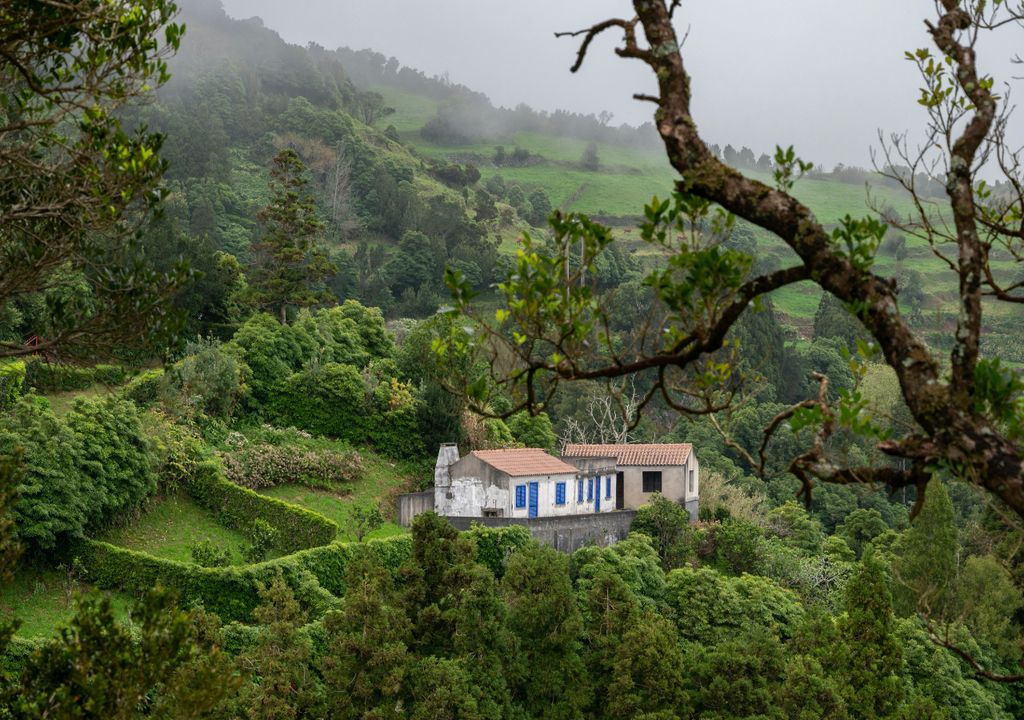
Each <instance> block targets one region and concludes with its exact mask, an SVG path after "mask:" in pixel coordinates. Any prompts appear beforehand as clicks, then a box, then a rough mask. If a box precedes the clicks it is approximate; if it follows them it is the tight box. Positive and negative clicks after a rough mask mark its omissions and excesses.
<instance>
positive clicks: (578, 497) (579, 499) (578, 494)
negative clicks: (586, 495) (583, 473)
mask: <svg viewBox="0 0 1024 720" xmlns="http://www.w3.org/2000/svg"><path fill="white" fill-rule="evenodd" d="M576 502H583V478H580V480H579V483H578V485H577V488H576Z"/></svg>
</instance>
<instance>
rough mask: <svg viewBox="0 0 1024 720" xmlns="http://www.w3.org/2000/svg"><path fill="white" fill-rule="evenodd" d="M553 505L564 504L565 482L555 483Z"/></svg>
mask: <svg viewBox="0 0 1024 720" xmlns="http://www.w3.org/2000/svg"><path fill="white" fill-rule="evenodd" d="M555 505H565V483H564V482H560V483H555Z"/></svg>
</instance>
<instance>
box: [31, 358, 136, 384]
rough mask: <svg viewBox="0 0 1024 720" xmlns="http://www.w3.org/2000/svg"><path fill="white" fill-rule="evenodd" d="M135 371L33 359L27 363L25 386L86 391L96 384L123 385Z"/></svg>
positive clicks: (113, 366)
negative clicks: (78, 365) (77, 365)
mask: <svg viewBox="0 0 1024 720" xmlns="http://www.w3.org/2000/svg"><path fill="white" fill-rule="evenodd" d="M133 374H134V373H133V371H132V370H131V369H129V368H126V367H123V366H121V365H96V366H94V367H76V366H74V365H63V364H59V363H49V362H46V361H45V360H40V359H38V358H33V359H31V360H29V361H27V362H26V363H25V385H27V386H28V387H34V388H36V389H37V390H42V391H44V392H58V391H64V390H85V389H86V388H88V387H89V386H91V385H93V384H94V383H100V384H102V385H111V386H113V385H123V384H124V383H125V382H126V381H127V380H128V378H130V377H131V376H132V375H133Z"/></svg>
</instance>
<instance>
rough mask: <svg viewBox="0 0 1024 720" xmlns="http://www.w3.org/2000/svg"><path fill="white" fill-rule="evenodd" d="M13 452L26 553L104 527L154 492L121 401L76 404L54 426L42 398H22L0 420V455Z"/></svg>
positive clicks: (17, 513) (130, 413)
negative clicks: (18, 467) (19, 461)
mask: <svg viewBox="0 0 1024 720" xmlns="http://www.w3.org/2000/svg"><path fill="white" fill-rule="evenodd" d="M15 448H22V450H23V457H24V466H25V474H24V478H23V480H22V483H21V485H19V487H18V493H19V496H20V498H19V501H18V503H17V504H16V505H15V507H14V518H15V526H16V529H17V535H18V538H19V540H21V541H22V542H23V543H24V544H25V545H26V546H27V549H28V550H29V551H30V552H38V551H45V550H50V549H52V548H54V547H56V546H58V545H59V544H60V542H61V541H62V540H63V539H64V538H67V537H78V536H81V535H82V534H83V533H84V532H85V531H87V530H89V529H92V528H96V527H100V526H102V525H104V524H106V523H107V522H109V521H110V520H111V519H113V518H114V517H117V516H120V515H123V514H124V513H126V512H129V511H131V510H133V509H135V508H137V507H139V506H140V505H141V504H142V503H143V502H144V501H145V500H146V498H148V497H149V496H151V495H152V494H153V493H154V492H155V490H156V487H157V476H156V473H155V472H154V466H155V463H156V459H155V457H154V455H153V453H152V452H151V450H150V447H149V444H148V442H147V440H146V438H145V434H144V432H143V429H142V423H141V421H140V419H139V414H138V410H137V409H136V408H135V405H134V404H133V403H131V402H129V401H126V400H121V399H118V398H108V399H106V400H103V401H94V400H93V401H86V400H79V401H77V402H76V403H75V405H74V407H73V408H72V409H71V411H70V412H69V413H68V414H67V416H66V417H65V418H64V419H63V420H61V419H58V418H57V417H56V416H54V414H53V412H52V411H51V410H50V404H49V402H48V401H47V400H46V399H45V398H40V397H35V396H27V397H25V398H22V400H20V401H19V402H18V403H17V404H16V405H15V406H14V408H13V409H12V410H11V411H10V412H9V413H7V414H6V415H5V416H4V417H3V418H2V420H0V454H10V453H12V452H13V451H14V450H15Z"/></svg>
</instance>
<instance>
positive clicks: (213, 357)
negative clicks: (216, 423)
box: [160, 342, 249, 418]
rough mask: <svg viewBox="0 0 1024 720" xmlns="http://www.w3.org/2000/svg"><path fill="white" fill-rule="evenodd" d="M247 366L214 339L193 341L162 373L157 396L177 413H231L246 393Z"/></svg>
mask: <svg viewBox="0 0 1024 720" xmlns="http://www.w3.org/2000/svg"><path fill="white" fill-rule="evenodd" d="M248 374H249V368H248V367H247V366H246V365H245V363H243V362H242V361H241V360H239V359H238V357H237V354H232V353H228V352H225V351H224V350H223V349H221V347H220V345H219V344H217V343H215V342H199V343H192V344H190V345H189V346H188V349H187V350H186V354H185V357H183V358H182V359H181V360H179V361H178V362H176V363H175V364H174V365H173V366H172V367H171V368H170V369H169V370H168V371H167V373H166V374H165V375H164V381H163V386H162V388H161V392H160V396H161V399H162V400H163V404H164V405H165V406H166V407H167V408H168V409H169V410H170V411H171V412H173V413H174V414H175V415H178V416H179V417H189V418H191V417H195V416H197V415H208V416H210V417H214V418H228V417H231V416H232V415H233V414H234V412H235V408H236V407H237V406H238V404H239V403H240V402H241V401H242V399H243V398H244V397H245V395H246V393H247V392H248V388H247V387H246V385H245V378H246V376H247V375H248Z"/></svg>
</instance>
